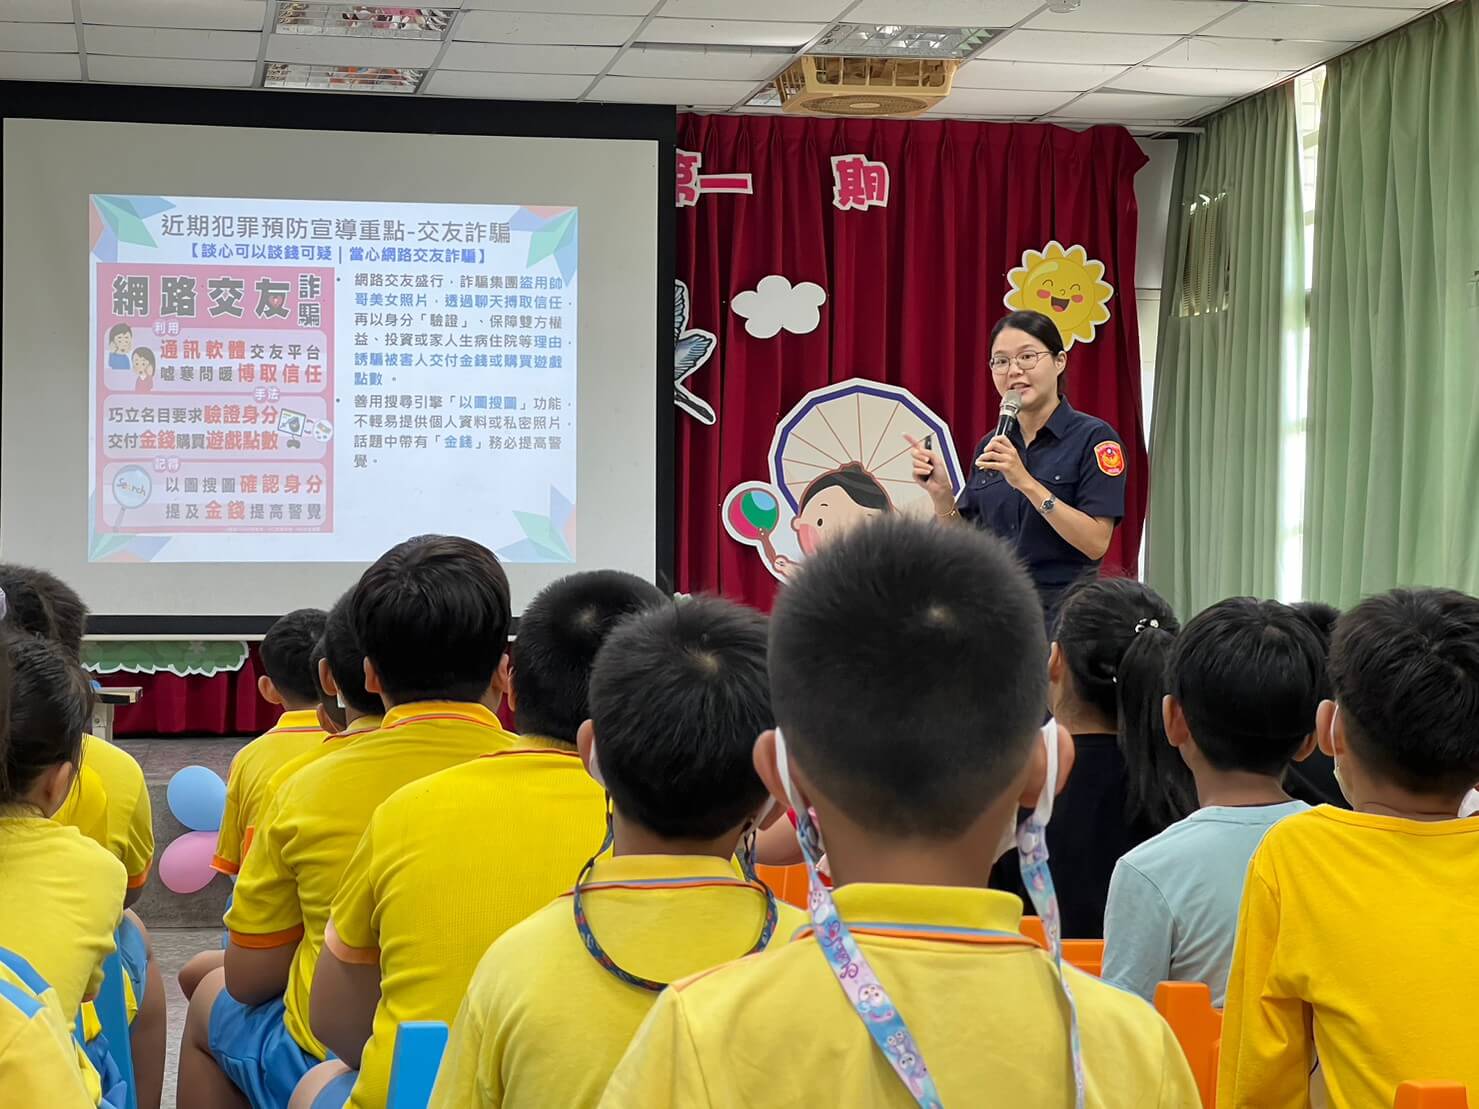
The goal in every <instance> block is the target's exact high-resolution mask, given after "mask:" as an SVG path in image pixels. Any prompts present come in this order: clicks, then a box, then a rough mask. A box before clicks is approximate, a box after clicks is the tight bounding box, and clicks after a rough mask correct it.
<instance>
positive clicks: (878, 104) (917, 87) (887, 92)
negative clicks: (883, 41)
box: [775, 54, 960, 117]
mask: <svg viewBox="0 0 1479 1109" xmlns="http://www.w3.org/2000/svg"><path fill="white" fill-rule="evenodd" d="M959 65H960V63H959V62H958V61H955V60H954V59H951V58H907V57H905V58H881V57H873V58H856V57H850V58H839V57H818V56H816V55H812V54H808V55H806V56H804V57H801V58H798V59H796V61H795V62H793V63H792V64H791V65H790V66H789V67H787V69H786V71H785V72H784V73H782V74H781V75H780V76H779V77H777V78H776V80H775V87H776V91H777V92H778V93H779V94H780V100H781V110H782V111H783V112H786V113H787V114H789V115H819V116H895V117H898V116H917V115H919V114H920V113H921V112H923V111H926V110H928V109H929V108H932V107H934V106H935V105H936V104H938V103H939V102H940V101H942V100H944V99H945V97H947V96H949V95H950V86H951V82H952V80H953V79H954V77H955V70H956V68H957V67H958V66H959Z"/></svg>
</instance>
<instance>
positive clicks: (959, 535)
mask: <svg viewBox="0 0 1479 1109" xmlns="http://www.w3.org/2000/svg"><path fill="white" fill-rule="evenodd" d="M1047 656H1048V649H1047V641H1046V638H1045V636H1044V634H1043V619H1042V609H1041V607H1040V606H1039V604H1038V600H1037V594H1036V592H1035V591H1034V590H1033V587H1032V583H1031V581H1030V580H1029V579H1028V577H1027V574H1026V572H1025V571H1024V570H1023V569H1022V567H1021V565H1020V564H1019V563H1018V562H1017V561H1016V559H1015V558H1014V557H1013V556H1012V554H1011V552H1010V551H1009V550H1008V549H1007V547H1006V546H1005V545H1004V544H1002V543H1001V542H1000V541H999V540H996V539H993V538H991V537H989V536H987V535H984V534H982V533H981V532H978V531H976V530H975V529H970V528H944V527H937V526H934V525H933V524H930V523H924V522H920V521H917V520H912V519H908V518H905V517H902V516H893V517H884V518H882V519H879V520H874V521H870V522H868V523H867V524H864V525H862V526H859V527H858V528H856V529H853V530H851V531H849V532H848V533H847V534H846V535H842V536H839V537H837V538H836V539H835V540H833V541H832V542H831V543H829V544H828V545H827V546H826V547H825V548H823V549H822V550H819V551H818V552H817V553H816V554H815V555H813V556H812V557H811V558H809V559H808V560H807V562H806V565H805V566H804V567H803V568H802V569H801V571H800V573H799V574H798V575H797V577H796V578H795V579H794V580H793V581H792V582H791V583H790V584H788V585H787V586H786V588H785V589H784V590H782V591H781V593H780V595H779V596H778V598H777V600H776V607H775V614H774V616H773V617H772V620H771V633H770V658H769V672H770V688H771V696H772V703H773V705H774V709H775V716H776V721H777V728H776V730H775V731H773V732H766V733H764V734H763V735H762V736H761V737H760V739H759V740H758V741H757V743H756V748H755V765H756V769H757V771H758V772H759V774H760V777H761V778H762V780H764V781H765V782H766V784H767V785H768V787H769V789H770V792H771V795H772V796H773V797H775V798H776V800H777V801H779V802H781V803H782V804H786V805H789V807H790V808H791V809H793V810H794V811H795V813H796V815H797V820H798V822H799V825H800V830H799V834H800V836H801V837H802V842H803V846H804V848H805V851H806V855H807V861H808V864H809V866H810V867H812V868H814V866H815V862H816V859H817V857H818V855H819V853H820V851H821V849H822V847H823V844H822V843H821V842H820V837H818V835H817V829H816V827H815V825H814V824H813V823H812V820H811V818H810V815H809V813H810V810H812V809H815V811H816V813H817V815H818V816H819V817H820V818H821V829H822V835H823V836H825V849H826V851H827V855H828V858H829V859H830V860H831V869H832V876H833V878H834V879H835V881H836V883H837V888H836V890H835V892H833V893H828V892H827V890H826V889H825V888H824V887H823V886H822V885H821V884H820V882H819V881H818V880H816V878H815V874H814V870H813V880H812V886H811V905H812V912H811V919H812V922H813V924H814V927H812V928H807V929H804V930H803V931H801V932H798V933H797V935H796V936H795V937H794V938H793V939H792V941H791V942H790V943H788V944H785V945H772V947H771V949H770V950H769V951H766V952H764V953H762V954H759V955H755V956H754V957H752V958H748V959H740V960H737V961H735V962H731V963H726V964H724V965H723V966H720V967H717V968H715V969H713V970H711V971H708V972H706V973H701V974H698V975H696V976H694V977H692V978H688V979H686V980H684V981H682V982H678V983H675V984H674V985H672V986H670V987H669V988H668V989H666V990H664V991H663V993H662V994H661V995H660V996H659V997H658V999H657V1003H656V1004H655V1005H653V1007H652V1011H651V1013H650V1014H649V1015H648V1017H647V1020H646V1021H645V1022H644V1023H643V1025H642V1026H641V1028H640V1029H639V1030H638V1032H637V1034H636V1037H635V1038H634V1039H633V1041H632V1044H631V1047H630V1048H629V1049H628V1051H627V1053H626V1055H625V1057H624V1058H623V1059H622V1061H621V1063H620V1064H619V1065H618V1067H617V1069H616V1071H615V1073H614V1074H613V1075H612V1077H611V1081H610V1083H609V1084H608V1086H607V1088H606V1091H605V1095H604V1097H603V1099H602V1102H601V1104H602V1105H604V1106H609V1107H611V1109H631V1107H633V1106H641V1107H643V1109H651V1107H658V1106H682V1107H683V1109H693V1107H702V1106H735V1107H738V1106H751V1105H754V1106H762V1105H764V1106H770V1105H777V1106H779V1105H787V1106H790V1105H836V1106H847V1107H849V1109H851V1107H853V1106H870V1107H873V1109H883V1107H886V1106H892V1107H897V1109H906V1107H911V1106H917V1105H936V1104H941V1103H943V1104H944V1105H951V1106H976V1105H982V1104H992V1105H1003V1106H1024V1107H1026V1106H1032V1107H1037V1106H1055V1107H1056V1106H1070V1105H1073V1104H1074V1093H1075V1087H1076V1085H1077V1083H1076V1082H1075V1078H1074V1075H1075V1071H1076V1070H1077V1069H1078V1068H1077V1064H1079V1063H1081V1064H1082V1071H1081V1073H1082V1074H1083V1076H1084V1078H1083V1085H1084V1093H1085V1096H1086V1098H1087V1102H1088V1104H1090V1105H1093V1106H1095V1107H1096V1109H1173V1107H1174V1109H1186V1107H1187V1106H1190V1105H1194V1104H1195V1103H1196V1101H1197V1092H1196V1087H1195V1085H1194V1084H1193V1081H1192V1077H1191V1072H1190V1069H1189V1068H1188V1067H1187V1064H1186V1059H1185V1058H1184V1057H1183V1055H1182V1053H1181V1049H1180V1047H1179V1046H1177V1043H1176V1040H1175V1038H1174V1036H1173V1035H1172V1033H1171V1030H1170V1028H1168V1027H1167V1026H1166V1024H1165V1022H1164V1021H1163V1020H1161V1018H1160V1017H1159V1016H1158V1015H1157V1014H1156V1012H1155V1011H1154V1010H1153V1009H1151V1008H1150V1007H1149V1006H1147V1005H1145V1004H1144V1003H1143V1002H1141V1001H1140V1000H1139V999H1138V998H1133V997H1130V996H1128V995H1127V994H1125V993H1122V992H1121V991H1119V990H1116V989H1113V988H1112V987H1110V986H1106V985H1104V984H1103V983H1101V982H1099V981H1097V980H1096V979H1093V978H1090V977H1089V976H1087V975H1085V974H1081V973H1079V972H1078V971H1075V970H1073V969H1072V968H1071V967H1062V968H1061V969H1060V965H1059V964H1058V962H1057V961H1056V960H1055V959H1054V957H1053V956H1052V955H1051V954H1049V953H1048V952H1046V951H1044V950H1043V949H1042V948H1040V947H1038V946H1037V945H1036V944H1034V943H1033V942H1032V941H1031V940H1029V939H1027V938H1026V937H1024V936H1023V935H1021V933H1020V925H1021V917H1022V905H1021V902H1020V901H1019V899H1018V898H1017V897H1016V896H1014V895H1012V894H1010V893H1004V892H1001V891H997V890H990V889H987V888H985V886H986V881H987V876H988V873H989V872H990V870H991V865H992V863H993V862H994V861H995V860H996V859H997V858H998V857H999V856H1000V855H1001V854H1002V852H1003V851H1004V850H1005V849H1006V848H1007V846H1008V845H1009V844H1011V843H1012V842H1013V839H1014V836H1013V833H1014V830H1016V831H1017V835H1016V837H1015V838H1016V842H1018V843H1019V844H1020V845H1021V846H1023V847H1025V848H1027V855H1026V858H1027V859H1028V864H1027V865H1029V866H1030V867H1031V878H1032V880H1031V881H1030V882H1029V883H1028V886H1029V888H1031V889H1033V890H1034V894H1035V895H1037V896H1040V897H1042V900H1043V904H1044V906H1045V907H1047V906H1048V904H1049V901H1050V900H1051V898H1052V894H1051V879H1050V877H1049V875H1048V873H1047V868H1046V865H1045V856H1044V854H1043V852H1042V850H1041V845H1042V832H1043V828H1044V825H1045V824H1046V817H1047V810H1048V809H1049V803H1050V801H1051V798H1052V797H1053V795H1054V792H1055V790H1056V785H1057V783H1056V780H1055V779H1056V778H1058V777H1059V776H1060V775H1059V774H1058V770H1059V768H1060V767H1062V769H1063V770H1065V771H1066V770H1067V768H1068V764H1069V762H1070V761H1071V759H1072V750H1073V747H1072V739H1071V737H1069V736H1068V735H1067V733H1065V732H1062V731H1059V730H1057V729H1055V728H1053V727H1048V728H1041V727H1039V725H1041V723H1042V711H1043V705H1044V704H1046V701H1047ZM597 748H598V750H599V748H600V732H599V730H598V731H597ZM1040 801H1041V802H1042V804H1041V806H1040V808H1039V809H1038V810H1037V811H1035V812H1034V813H1033V815H1032V816H1031V817H1030V818H1029V820H1028V821H1027V822H1026V823H1025V824H1024V825H1023V826H1022V827H1021V828H1020V829H1019V828H1018V826H1017V810H1018V806H1019V805H1026V806H1028V807H1032V806H1037V805H1039V802H1040ZM597 934H598V935H599V931H598V933H597ZM1065 992H1067V993H1071V996H1072V999H1073V1001H1074V1003H1075V1005H1076V1009H1075V1008H1073V1007H1070V1006H1069V1005H1067V1004H1066V1003H1065V1000H1066V999H1065ZM1075 1014H1076V1015H1075ZM567 1034H568V1030H567ZM1079 1034H1081V1042H1082V1051H1081V1053H1080V1052H1079V1050H1078V1048H1077V1045H1078V1043H1079V1042H1080V1037H1079ZM1070 1062H1072V1063H1073V1064H1075V1065H1074V1066H1070Z"/></svg>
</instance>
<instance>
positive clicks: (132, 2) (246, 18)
mask: <svg viewBox="0 0 1479 1109" xmlns="http://www.w3.org/2000/svg"><path fill="white" fill-rule="evenodd" d="M79 3H80V5H81V12H82V21H83V22H84V23H110V24H113V25H114V26H117V27H199V28H204V29H206V30H214V31H260V30H261V29H262V22H263V20H264V19H265V18H266V15H267V0H79ZM88 68H89V72H91V67H90V66H89V67H88Z"/></svg>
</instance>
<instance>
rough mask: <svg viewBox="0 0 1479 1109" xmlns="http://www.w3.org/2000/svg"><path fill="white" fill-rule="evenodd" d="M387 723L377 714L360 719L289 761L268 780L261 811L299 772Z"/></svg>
mask: <svg viewBox="0 0 1479 1109" xmlns="http://www.w3.org/2000/svg"><path fill="white" fill-rule="evenodd" d="M384 722H385V717H383V716H381V715H379V714H376V715H374V716H361V717H358V718H357V719H356V720H355V721H354V723H352V724H350V725H349V726H348V727H347V728H345V729H344V730H343V731H342V732H335V733H334V734H333V735H331V736H325V737H324V741H323V742H322V743H319V744H316V745H315V746H313V747H310V748H309V749H308V750H307V751H304V752H303V753H302V754H301V755H298V756H296V757H294V758H291V759H289V760H288V761H287V762H285V763H283V764H282V765H281V766H279V767H278V768H277V769H276V770H274V771H273V772H272V777H270V778H268V779H267V788H266V789H265V790H264V791H263V793H262V805H261V811H262V812H264V813H265V812H266V811H267V806H268V805H270V804H272V799H273V798H274V797H276V796H277V794H278V791H280V790H281V789H282V786H283V783H284V782H286V781H287V780H288V779H289V778H291V777H292V776H293V775H294V774H296V773H298V771H300V770H302V769H303V768H304V767H305V766H308V765H309V764H310V763H315V762H318V760H319V759H321V758H325V757H327V756H329V755H332V754H333V753H334V752H335V751H341V750H343V749H344V748H345V747H347V746H349V744H351V743H353V742H354V741H355V740H356V739H359V738H360V737H362V736H365V735H368V734H369V733H370V732H374V731H378V730H379V729H380V726H381V725H382V724H383V723H384Z"/></svg>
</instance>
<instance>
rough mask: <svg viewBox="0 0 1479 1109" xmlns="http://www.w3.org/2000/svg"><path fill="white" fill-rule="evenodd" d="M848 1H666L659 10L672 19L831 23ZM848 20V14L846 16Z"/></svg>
mask: <svg viewBox="0 0 1479 1109" xmlns="http://www.w3.org/2000/svg"><path fill="white" fill-rule="evenodd" d="M847 6H848V3H847V0H744V2H743V3H742V4H737V3H735V0H667V2H666V3H665V4H663V6H662V8H661V9H660V11H661V13H662V15H663V16H670V17H672V18H674V19H734V18H736V17H738V16H743V17H744V18H745V19H780V20H815V21H817V22H819V23H831V22H832V20H834V19H837V18H838V17H839V16H841V14H842V13H843V12H844V11H846V10H847ZM849 21H850V22H851V21H852V20H851V17H850V16H849Z"/></svg>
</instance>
